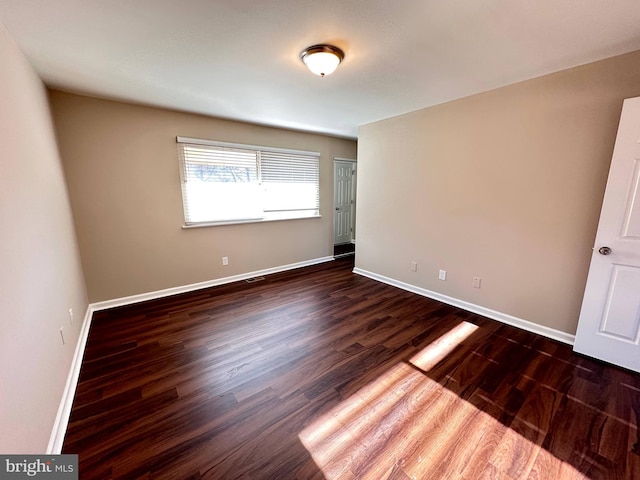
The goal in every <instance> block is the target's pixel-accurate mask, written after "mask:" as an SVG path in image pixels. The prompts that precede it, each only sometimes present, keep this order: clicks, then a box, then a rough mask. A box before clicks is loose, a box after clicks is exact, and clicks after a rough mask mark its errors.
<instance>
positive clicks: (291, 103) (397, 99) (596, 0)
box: [0, 0, 640, 138]
mask: <svg viewBox="0 0 640 480" xmlns="http://www.w3.org/2000/svg"><path fill="white" fill-rule="evenodd" d="M0 22H2V23H4V24H5V26H6V27H7V29H8V30H9V32H10V33H11V35H12V36H13V38H14V39H15V41H16V43H17V44H18V45H19V46H20V48H21V49H22V50H23V52H24V53H25V54H26V55H27V57H28V58H29V59H30V61H31V62H32V64H33V66H34V67H35V69H36V70H37V72H38V73H39V74H40V75H41V77H42V78H43V80H44V81H45V82H46V83H47V84H48V85H50V86H52V87H55V88H58V89H62V90H66V91H72V92H78V93H84V94H88V95H93V96H98V97H105V98H113V99H119V100H125V101H132V102H136V103H141V104H147V105H154V106H161V107H168V108H172V109H178V110H184V111H189V112H196V113H203V114H207V115H213V116H217V117H223V118H229V119H236V120H243V121H248V122H254V123H259V124H266V125H273V126H278V127H285V128H293V129H300V130H305V131H314V132H321V133H327V134H331V135H337V136H342V137H350V138H355V137H356V136H357V128H358V125H362V124H365V123H369V122H373V121H376V120H379V119H382V118H387V117H391V116H394V115H397V114H400V113H405V112H408V111H413V110H417V109H419V108H423V107H427V106H431V105H435V104H439V103H443V102H446V101H449V100H453V99H456V98H461V97H464V96H468V95H471V94H474V93H478V92H482V91H486V90H490V89H493V88H497V87H500V86H504V85H508V84H511V83H515V82H518V81H521V80H525V79H529V78H534V77H537V76H540V75H544V74H547V73H551V72H554V71H558V70H562V69H565V68H568V67H572V66H576V65H581V64H584V63H589V62H591V61H595V60H599V59H602V58H606V57H610V56H614V55H618V54H621V53H626V52H630V51H633V50H640V0H322V1H317V0H315V1H310V0H253V1H250V0H108V1H107V0H0ZM315 43H333V44H335V45H336V46H339V47H340V48H342V49H343V50H344V51H345V53H346V57H345V60H344V62H343V63H342V65H340V66H339V67H338V70H337V71H336V72H335V73H334V74H333V75H331V76H329V77H326V78H320V77H317V76H315V75H313V74H311V73H310V72H309V71H308V70H307V69H306V67H305V66H304V65H303V63H302V62H301V61H300V58H299V54H300V52H301V50H302V49H303V48H305V47H307V46H309V45H312V44H315Z"/></svg>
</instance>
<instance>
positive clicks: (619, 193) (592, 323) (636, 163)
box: [574, 97, 640, 372]
mask: <svg viewBox="0 0 640 480" xmlns="http://www.w3.org/2000/svg"><path fill="white" fill-rule="evenodd" d="M574 350H575V351H576V352H579V353H583V354H585V355H589V356H591V357H595V358H598V359H600V360H604V361H606V362H610V363H613V364H615V365H619V366H621V367H625V368H628V369H631V370H634V371H636V372H640V97H638V98H631V99H627V100H625V101H624V106H623V108H622V116H621V118H620V125H619V127H618V135H617V137H616V143H615V147H614V150H613V158H612V160H611V167H610V170H609V179H608V181H607V189H606V192H605V195H604V201H603V204H602V211H601V213H600V223H599V224H598V232H597V234H596V241H595V246H594V248H593V254H592V257H591V266H590V268H589V276H588V279H587V286H586V289H585V293H584V300H583V303H582V310H581V312H580V320H579V322H578V331H577V333H576V341H575V345H574Z"/></svg>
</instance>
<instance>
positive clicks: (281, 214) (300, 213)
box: [176, 136, 322, 229]
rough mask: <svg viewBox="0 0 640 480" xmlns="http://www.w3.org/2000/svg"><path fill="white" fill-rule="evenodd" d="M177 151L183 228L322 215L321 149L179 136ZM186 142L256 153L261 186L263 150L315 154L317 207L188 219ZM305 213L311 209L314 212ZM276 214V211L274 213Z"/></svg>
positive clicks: (311, 155)
mask: <svg viewBox="0 0 640 480" xmlns="http://www.w3.org/2000/svg"><path fill="white" fill-rule="evenodd" d="M176 143H177V150H178V164H179V170H180V187H181V191H182V210H183V216H184V225H183V226H182V228H183V229H188V228H200V227H215V226H221V225H237V224H245V223H264V222H274V221H285V220H305V219H312V218H322V215H321V214H320V203H321V202H320V152H314V151H307V150H293V149H285V148H276V147H266V146H259V145H249V144H241V143H230V142H221V141H217V140H206V139H200V138H193V137H184V136H177V137H176ZM185 145H194V146H205V147H220V148H226V149H240V150H250V151H253V152H256V162H257V165H256V170H257V174H258V184H259V185H262V171H261V167H262V166H261V153H262V152H265V153H268V154H283V155H285V156H286V155H298V156H307V157H314V160H315V162H316V164H315V166H316V172H317V176H316V178H317V183H315V186H316V208H311V209H298V210H295V209H286V210H280V211H277V210H265V211H264V213H266V214H267V215H266V216H264V217H262V218H239V219H226V220H209V221H193V220H190V219H189V218H188V208H187V206H188V199H187V189H186V178H187V171H186V165H187V159H186V158H185V150H184V146H185ZM305 212H312V213H311V214H309V213H305ZM274 213H277V214H275V215H274Z"/></svg>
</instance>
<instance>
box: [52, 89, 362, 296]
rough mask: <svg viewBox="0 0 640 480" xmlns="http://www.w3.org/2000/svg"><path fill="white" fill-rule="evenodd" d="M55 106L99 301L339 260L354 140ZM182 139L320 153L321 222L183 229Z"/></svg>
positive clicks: (106, 108) (92, 292)
mask: <svg viewBox="0 0 640 480" xmlns="http://www.w3.org/2000/svg"><path fill="white" fill-rule="evenodd" d="M50 100H51V106H52V110H53V116H54V122H55V125H56V130H57V134H58V141H59V144H60V151H61V155H62V159H63V162H64V166H65V172H66V175H67V183H68V185H69V193H70V197H71V204H72V209H73V212H74V218H75V223H76V229H77V234H78V239H79V243H80V250H81V256H82V264H83V267H84V272H85V276H86V279H87V289H88V291H89V298H90V300H91V302H97V301H103V300H111V299H116V298H120V297H124V296H129V295H135V294H141V293H147V292H152V291H156V290H161V289H165V288H170V287H177V286H182V285H188V284H192V283H196V282H202V281H207V280H212V279H217V278H222V277H228V276H231V275H237V274H242V273H248V272H252V271H256V270H261V269H266V268H271V267H277V266H282V265H288V264H291V263H296V262H301V261H305V260H310V259H314V258H320V257H325V256H328V255H331V254H332V245H333V193H332V192H333V187H332V181H333V157H334V156H339V157H349V158H355V155H356V143H355V141H351V140H343V139H337V138H332V137H327V136H323V135H313V134H305V133H299V132H293V131H288V130H281V129H276V128H268V127H261V126H256V125H249V124H245V123H238V122H231V121H226V120H220V119H214V118H209V117H203V116H198V115H191V114H186V113H180V112H175V111H168V110H161V109H156V108H148V107H141V106H137V105H130V104H125V103H119V102H112V101H107V100H98V99H94V98H90V97H83V96H78V95H72V94H67V93H62V92H57V91H53V92H50ZM177 135H181V136H187V137H197V138H205V139H212V140H220V141H224V142H233V143H244V144H253V145H264V146H271V147H282V148H291V149H299V150H311V151H319V152H320V153H321V159H320V162H321V165H320V185H321V189H320V213H321V215H322V218H321V219H305V220H293V221H281V222H267V223H262V224H244V225H229V226H218V227H208V228H195V229H187V230H183V229H182V228H181V226H182V225H183V224H184V217H183V212H182V197H181V190H180V175H179V170H178V159H177V150H176V136H177ZM222 256H228V257H229V265H228V266H226V267H223V266H222V263H221V257H222Z"/></svg>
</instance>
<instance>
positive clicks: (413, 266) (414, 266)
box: [411, 262, 418, 272]
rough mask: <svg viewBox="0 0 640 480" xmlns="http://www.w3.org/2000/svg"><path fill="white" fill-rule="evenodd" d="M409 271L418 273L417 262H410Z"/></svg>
mask: <svg viewBox="0 0 640 480" xmlns="http://www.w3.org/2000/svg"><path fill="white" fill-rule="evenodd" d="M411 271H412V272H417V271H418V263H417V262H411Z"/></svg>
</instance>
